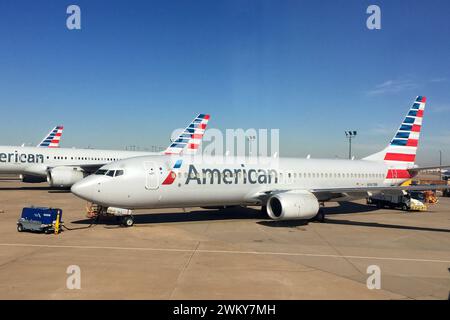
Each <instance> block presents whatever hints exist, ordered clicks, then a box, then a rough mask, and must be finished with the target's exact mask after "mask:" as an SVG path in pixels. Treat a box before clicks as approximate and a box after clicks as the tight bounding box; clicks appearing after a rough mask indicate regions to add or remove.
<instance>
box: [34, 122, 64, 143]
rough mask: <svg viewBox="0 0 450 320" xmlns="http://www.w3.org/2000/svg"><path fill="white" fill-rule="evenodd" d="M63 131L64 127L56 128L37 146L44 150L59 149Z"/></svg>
mask: <svg viewBox="0 0 450 320" xmlns="http://www.w3.org/2000/svg"><path fill="white" fill-rule="evenodd" d="M63 130H64V127H63V126H56V127H54V128H53V129H52V130H51V131H50V132H49V133H48V134H47V136H46V137H45V138H44V140H42V141H41V143H39V144H38V145H37V146H38V147H42V148H59V142H60V141H61V136H62V133H63Z"/></svg>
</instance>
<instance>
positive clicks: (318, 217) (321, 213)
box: [314, 202, 325, 223]
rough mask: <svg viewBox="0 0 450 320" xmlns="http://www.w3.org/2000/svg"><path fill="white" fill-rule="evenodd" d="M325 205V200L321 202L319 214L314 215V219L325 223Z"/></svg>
mask: <svg viewBox="0 0 450 320" xmlns="http://www.w3.org/2000/svg"><path fill="white" fill-rule="evenodd" d="M324 207H325V204H324V203H323V202H320V203H319V211H318V212H317V215H316V216H315V217H314V221H317V222H320V223H323V222H325V212H324V210H323V208H324Z"/></svg>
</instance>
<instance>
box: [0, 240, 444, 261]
mask: <svg viewBox="0 0 450 320" xmlns="http://www.w3.org/2000/svg"><path fill="white" fill-rule="evenodd" d="M0 247H25V248H53V249H87V250H122V251H154V252H155V251H159V252H184V253H192V252H194V251H195V253H223V254H248V255H270V256H293V257H317V258H345V259H365V260H391V261H409V262H434V263H450V260H436V259H420V258H395V257H370V256H349V255H337V254H316V253H301V252H270V251H234V250H204V249H197V250H194V249H174V248H142V247H106V246H70V245H52V244H29V243H0Z"/></svg>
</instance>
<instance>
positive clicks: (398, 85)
mask: <svg viewBox="0 0 450 320" xmlns="http://www.w3.org/2000/svg"><path fill="white" fill-rule="evenodd" d="M417 87H418V84H417V83H416V82H415V81H413V80H412V79H402V80H387V81H385V82H383V83H380V84H378V85H376V86H375V88H374V89H372V90H369V91H368V94H369V95H380V94H388V93H397V92H401V91H405V90H411V89H416V88H417Z"/></svg>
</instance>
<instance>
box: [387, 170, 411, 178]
mask: <svg viewBox="0 0 450 320" xmlns="http://www.w3.org/2000/svg"><path fill="white" fill-rule="evenodd" d="M409 178H411V175H410V174H409V171H408V170H405V169H389V170H388V172H387V175H386V179H409Z"/></svg>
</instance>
